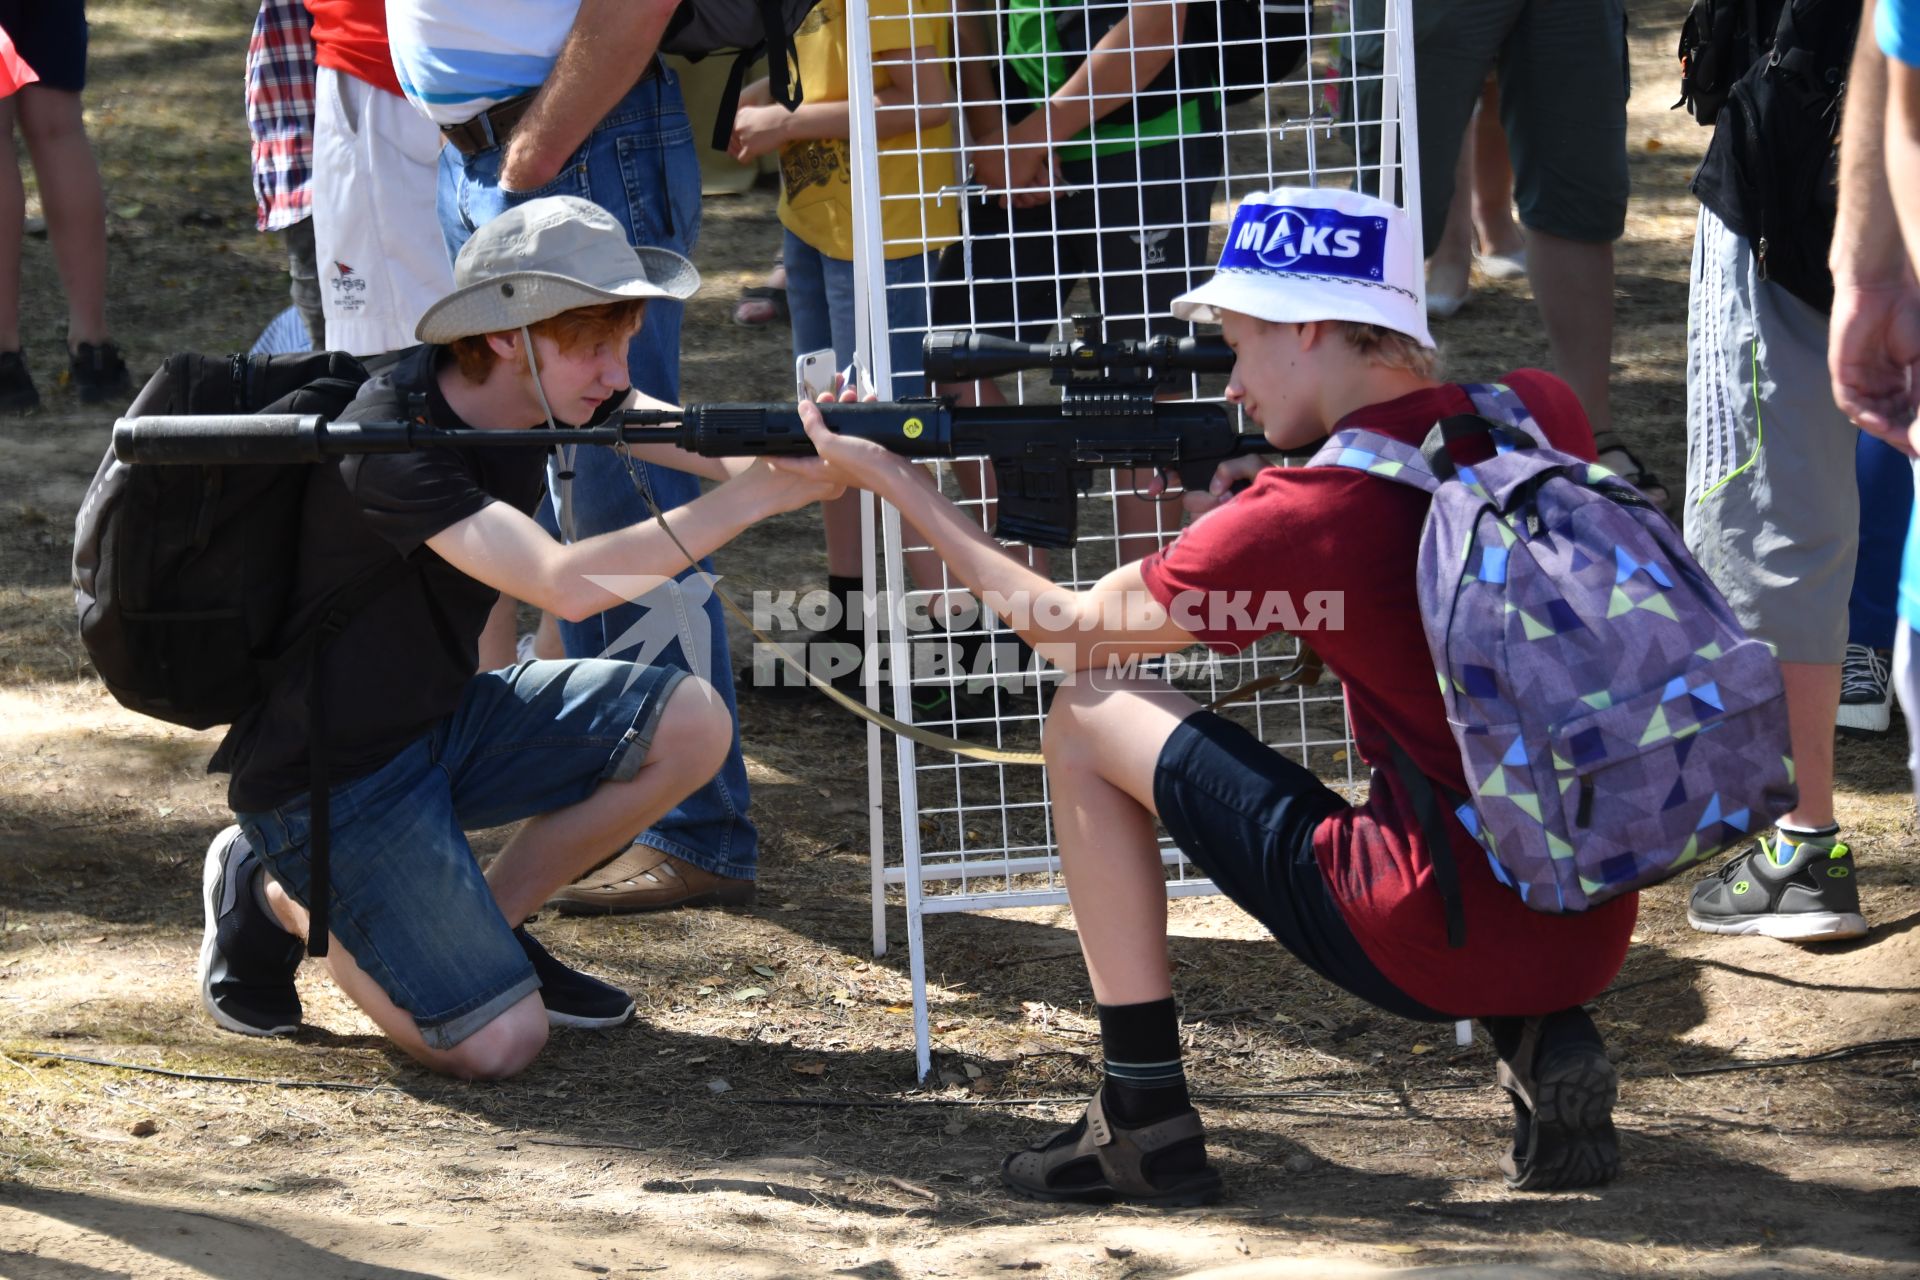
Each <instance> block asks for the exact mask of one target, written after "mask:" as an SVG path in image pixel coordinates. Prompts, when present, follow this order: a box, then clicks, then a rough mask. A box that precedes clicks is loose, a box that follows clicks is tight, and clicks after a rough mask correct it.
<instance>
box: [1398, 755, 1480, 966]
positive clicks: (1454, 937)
mask: <svg viewBox="0 0 1920 1280" xmlns="http://www.w3.org/2000/svg"><path fill="white" fill-rule="evenodd" d="M1393 767H1394V772H1395V773H1397V774H1399V775H1400V785H1401V786H1402V787H1403V788H1405V789H1406V793H1407V800H1408V801H1409V802H1410V803H1411V804H1412V805H1413V812H1414V816H1415V817H1417V818H1419V819H1420V832H1421V834H1422V835H1424V836H1425V837H1426V840H1427V851H1428V854H1429V855H1430V856H1431V858H1432V860H1433V883H1434V887H1435V888H1437V889H1439V890H1440V907H1441V910H1443V911H1445V912H1446V915H1447V945H1448V946H1449V947H1453V948H1455V949H1456V950H1457V949H1459V948H1460V947H1464V946H1466V945H1467V916H1466V912H1465V910H1464V909H1463V908H1462V906H1461V903H1460V864H1459V863H1457V862H1455V861H1454V860H1453V840H1452V838H1451V837H1450V836H1449V835H1448V834H1447V824H1446V823H1445V822H1443V821H1442V820H1441V817H1440V795H1439V793H1440V788H1438V787H1436V786H1434V785H1433V782H1432V780H1431V779H1429V778H1428V777H1427V775H1426V774H1424V773H1422V772H1420V766H1419V765H1417V764H1415V763H1414V762H1413V757H1412V756H1410V755H1408V754H1407V749H1406V748H1405V747H1403V746H1401V745H1400V744H1399V743H1398V742H1395V743H1394V744H1393Z"/></svg>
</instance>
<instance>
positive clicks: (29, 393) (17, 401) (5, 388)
mask: <svg viewBox="0 0 1920 1280" xmlns="http://www.w3.org/2000/svg"><path fill="white" fill-rule="evenodd" d="M39 407H40V392H39V390H38V389H37V388H36V387H35V386H34V385H33V375H32V374H31V373H28V372H27V362H26V360H25V359H23V358H22V357H21V354H20V353H19V352H18V351H0V413H25V412H26V411H27V410H29V409H37V408H39Z"/></svg>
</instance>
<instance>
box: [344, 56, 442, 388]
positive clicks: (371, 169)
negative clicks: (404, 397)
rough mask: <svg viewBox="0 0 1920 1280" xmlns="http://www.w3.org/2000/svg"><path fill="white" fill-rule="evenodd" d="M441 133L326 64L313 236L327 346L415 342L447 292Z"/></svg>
mask: <svg viewBox="0 0 1920 1280" xmlns="http://www.w3.org/2000/svg"><path fill="white" fill-rule="evenodd" d="M439 161H440V130H439V129H438V128H437V127H436V126H435V125H434V124H433V122H432V121H430V120H428V119H427V118H426V117H425V116H423V115H421V114H420V112H419V111H418V110H416V109H415V108H414V106H413V105H412V104H411V103H409V102H408V101H407V100H406V99H405V98H401V97H396V96H395V95H393V94H391V93H388V92H387V91H386V90H385V89H381V88H378V87H376V86H374V85H370V84H368V83H367V82H366V81H364V80H361V79H359V78H358V77H356V76H351V75H348V74H347V73H345V72H343V71H336V70H334V69H332V68H331V67H322V68H320V78H319V81H318V83H317V84H316V86H315V91H314V104H313V239H314V253H315V257H316V258H317V259H318V261H319V266H320V295H321V306H322V309H323V310H324V312H325V314H326V320H327V347H328V349H329V350H333V351H346V352H351V353H352V354H354V355H357V356H371V355H379V354H380V353H381V352H384V351H398V350H400V349H401V348H403V347H411V346H413V345H414V344H415V342H417V341H418V339H416V338H415V337H414V336H413V326H414V325H415V324H417V323H419V320H420V314H421V313H422V312H423V311H425V310H426V309H427V308H428V307H429V306H430V305H432V304H433V303H435V302H437V301H439V300H440V299H441V298H443V297H445V296H446V295H447V294H449V293H451V292H452V291H453V267H452V265H451V264H450V263H449V262H448V261H447V247H446V241H445V240H444V239H443V238H442V237H441V234H440V219H439V215H438V214H437V213H436V212H435V210H434V193H435V190H436V188H437V185H438V182H439Z"/></svg>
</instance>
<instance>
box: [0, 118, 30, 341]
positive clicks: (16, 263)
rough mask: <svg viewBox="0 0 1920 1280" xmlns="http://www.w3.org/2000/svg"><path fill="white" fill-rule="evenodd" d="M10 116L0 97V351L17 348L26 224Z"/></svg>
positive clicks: (23, 188) (24, 191) (23, 185)
mask: <svg viewBox="0 0 1920 1280" xmlns="http://www.w3.org/2000/svg"><path fill="white" fill-rule="evenodd" d="M13 117H14V110H13V99H11V98H0V351H18V350H19V349H20V238H21V237H22V236H23V235H25V234H26V225H27V187H26V183H24V182H22V181H21V179H20V157H19V154H18V153H17V152H15V150H14V147H13Z"/></svg>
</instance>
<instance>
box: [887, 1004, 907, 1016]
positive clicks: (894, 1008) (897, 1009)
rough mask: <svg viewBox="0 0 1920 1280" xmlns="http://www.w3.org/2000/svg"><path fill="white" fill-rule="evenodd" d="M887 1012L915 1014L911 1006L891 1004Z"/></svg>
mask: <svg viewBox="0 0 1920 1280" xmlns="http://www.w3.org/2000/svg"><path fill="white" fill-rule="evenodd" d="M887 1012H888V1013H905V1014H911V1013H912V1012H913V1006H912V1005H910V1004H890V1005H888V1006H887Z"/></svg>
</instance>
